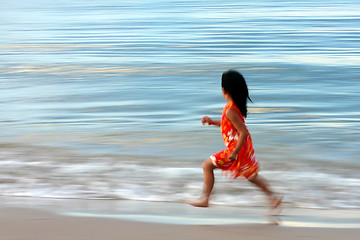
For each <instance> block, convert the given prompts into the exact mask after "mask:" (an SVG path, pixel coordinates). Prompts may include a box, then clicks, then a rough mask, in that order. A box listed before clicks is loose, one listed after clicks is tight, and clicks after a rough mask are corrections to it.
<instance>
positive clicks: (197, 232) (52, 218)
mask: <svg viewBox="0 0 360 240" xmlns="http://www.w3.org/2000/svg"><path fill="white" fill-rule="evenodd" d="M11 199H13V200H14V201H11ZM22 200H24V199H22V198H20V199H19V198H7V199H6V200H4V198H2V204H1V207H0V212H1V214H0V228H1V229H0V232H1V236H2V238H1V239H5V240H7V239H26V240H31V239H36V240H41V239H49V237H50V236H51V239H70V240H71V239H74V240H75V239H76V240H79V239H87V240H92V239H94V240H95V239H99V238H100V237H101V239H114V238H116V237H120V236H121V239H130V240H131V239H160V240H161V239H169V238H172V239H201V238H206V239H210V240H211V239H218V238H220V237H221V238H223V239H233V238H234V237H237V236H240V235H241V236H242V237H244V238H248V237H251V238H253V239H264V238H265V237H266V236H268V235H271V236H274V237H278V238H279V239H303V238H304V236H307V237H309V239H327V240H328V239H340V238H341V239H355V236H359V234H360V224H359V223H360V221H359V220H360V217H359V216H360V215H359V212H360V210H357V209H349V210H340V209H338V210H337V209H327V210H324V209H323V210H316V209H294V208H293V209H284V211H283V212H282V214H281V215H280V216H279V219H280V225H278V226H276V225H273V224H271V222H270V221H269V219H267V218H266V217H265V216H264V213H265V210H266V209H264V208H252V209H249V208H235V207H223V206H212V207H210V208H207V209H204V208H194V207H192V206H188V205H186V204H185V203H164V202H143V201H121V200H120V201H115V200H114V201H108V200H81V201H78V200H50V201H49V200H44V199H43V200H42V201H41V200H40V201H36V200H35V199H32V200H31V199H26V198H25V200H27V202H26V201H23V204H21V201H22ZM30 202H32V203H30ZM36 202H37V203H36ZM21 205H22V206H21Z"/></svg>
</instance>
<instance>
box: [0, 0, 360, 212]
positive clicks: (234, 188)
mask: <svg viewBox="0 0 360 240" xmlns="http://www.w3.org/2000/svg"><path fill="white" fill-rule="evenodd" d="M0 6H1V7H0V33H1V36H0V109H1V116H0V129H1V131H0V196H6V197H15V196H16V197H28V198H39V197H40V198H49V199H50V198H51V199H64V198H66V199H67V198H71V199H105V200H113V199H119V200H121V199H124V200H140V201H170V202H181V201H183V200H185V199H192V198H196V197H198V195H199V194H200V192H201V189H202V169H201V163H202V161H203V160H204V159H206V158H208V156H210V155H211V154H213V153H215V152H217V151H219V150H222V149H223V148H224V146H223V142H222V138H221V135H220V131H219V129H216V128H214V127H204V126H202V125H201V122H200V119H201V117H202V116H204V115H209V116H210V117H212V118H220V115H221V110H222V108H223V106H224V105H225V101H224V99H223V97H222V94H221V88H220V79H221V74H222V72H224V71H226V70H228V69H235V70H238V71H240V72H241V73H242V74H243V75H244V76H245V78H246V80H247V83H248V86H249V89H250V96H251V98H252V99H253V103H250V104H249V112H250V113H249V115H248V118H247V125H248V128H249V130H250V132H251V134H252V137H253V140H254V145H255V152H256V155H257V158H258V159H259V161H260V164H261V169H262V171H261V172H262V174H263V175H264V176H265V177H267V178H268V180H269V181H270V183H271V184H272V186H273V188H274V189H275V190H276V191H279V192H281V193H284V194H285V201H286V203H287V204H288V205H289V206H292V207H298V208H360V162H359V155H360V143H359V132H360V101H359V94H360V74H359V73H360V68H359V63H360V60H359V53H360V47H359V46H360V45H359V40H360V11H359V10H360V3H359V2H358V1H355V0H346V1H343V0H341V1H340V0H332V1H328V0H326V1H325V0H320V1H306V2H303V3H299V1H292V0H290V1H281V0H279V1H265V0H254V1H250V2H249V1H238V0H236V1H235V0H228V1H208V0H206V1H205V0H178V1H175V0H157V1H150V0H131V1H128V0H121V1H118V0H117V1H115V0H107V1H99V0H93V1H84V0H69V1H66V0H65V1H58V0H54V1H45V0H31V1H26V0H22V1H4V0H0ZM216 177H217V182H216V185H215V193H214V197H213V200H212V202H213V203H215V204H220V205H231V206H252V207H255V206H265V205H266V202H265V199H264V196H263V195H262V193H261V192H259V191H258V190H257V189H256V188H254V186H251V185H250V184H249V183H247V182H244V181H239V182H238V181H235V182H229V181H228V179H226V178H225V177H222V176H221V173H220V172H219V171H218V172H217V176H216Z"/></svg>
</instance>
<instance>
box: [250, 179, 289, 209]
mask: <svg viewBox="0 0 360 240" xmlns="http://www.w3.org/2000/svg"><path fill="white" fill-rule="evenodd" d="M249 181H250V182H251V183H253V184H255V185H256V186H257V187H259V188H260V189H261V190H262V191H263V192H264V193H265V194H266V195H267V196H268V198H269V201H270V210H271V213H269V214H271V215H276V214H278V213H279V212H280V211H281V208H280V205H281V202H282V196H281V195H278V194H275V193H274V192H273V191H272V190H271V188H270V185H269V183H268V181H267V180H266V179H265V178H264V177H262V176H260V175H259V174H258V175H257V176H256V177H255V178H253V179H252V180H249Z"/></svg>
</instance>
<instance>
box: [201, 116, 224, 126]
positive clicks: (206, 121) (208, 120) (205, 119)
mask: <svg viewBox="0 0 360 240" xmlns="http://www.w3.org/2000/svg"><path fill="white" fill-rule="evenodd" d="M201 123H202V124H203V125H205V124H208V125H215V126H218V127H220V123H221V121H220V120H212V119H211V118H209V117H208V116H205V117H203V118H202V119H201Z"/></svg>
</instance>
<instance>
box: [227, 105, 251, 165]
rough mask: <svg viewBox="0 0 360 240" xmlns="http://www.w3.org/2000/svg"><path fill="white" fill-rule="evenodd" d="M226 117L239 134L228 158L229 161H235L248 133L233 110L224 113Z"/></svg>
mask: <svg viewBox="0 0 360 240" xmlns="http://www.w3.org/2000/svg"><path fill="white" fill-rule="evenodd" d="M226 117H227V118H228V119H229V120H230V122H231V123H232V124H233V125H234V127H235V128H236V130H237V131H238V133H239V141H238V142H237V144H236V146H235V148H234V150H233V152H232V153H230V155H229V156H228V158H229V160H230V161H235V160H236V156H237V154H238V153H239V151H240V149H241V147H242V146H243V145H244V143H245V141H246V139H247V136H248V135H249V132H248V130H247V128H246V125H245V123H244V122H243V121H242V119H241V117H240V116H239V114H238V113H237V112H236V111H235V110H234V109H231V108H229V109H228V110H227V111H226Z"/></svg>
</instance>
